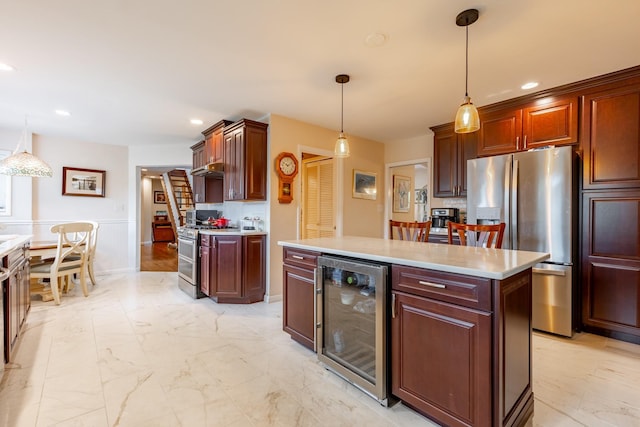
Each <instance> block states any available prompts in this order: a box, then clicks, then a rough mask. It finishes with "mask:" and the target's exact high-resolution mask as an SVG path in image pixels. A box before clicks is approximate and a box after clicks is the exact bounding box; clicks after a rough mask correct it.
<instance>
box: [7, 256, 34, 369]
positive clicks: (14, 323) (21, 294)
mask: <svg viewBox="0 0 640 427" xmlns="http://www.w3.org/2000/svg"><path fill="white" fill-rule="evenodd" d="M2 267H3V268H5V269H7V270H8V272H9V276H8V277H7V278H6V279H5V280H4V281H3V282H2V293H3V303H4V310H3V311H4V354H3V355H2V358H3V359H4V361H6V362H7V363H9V362H11V360H12V356H13V352H14V349H15V347H16V345H17V343H18V339H19V337H20V333H21V328H22V326H23V325H24V323H25V321H26V319H27V313H28V312H29V310H30V308H31V295H30V292H29V254H28V246H23V247H20V248H17V249H14V250H13V251H11V252H10V253H9V254H7V255H5V256H4V257H3V259H2ZM2 361H3V360H0V362H2Z"/></svg>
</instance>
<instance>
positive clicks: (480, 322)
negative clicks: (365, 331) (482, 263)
mask: <svg viewBox="0 0 640 427" xmlns="http://www.w3.org/2000/svg"><path fill="white" fill-rule="evenodd" d="M391 287H392V294H391V296H392V298H391V388H392V390H391V391H392V393H393V395H395V396H396V397H398V398H399V399H401V400H402V401H403V402H404V403H405V404H407V405H408V406H410V407H412V408H414V409H416V410H417V411H418V412H420V413H422V414H424V415H425V416H427V417H429V418H431V419H433V420H435V421H436V422H438V423H441V424H443V425H447V426H523V425H525V424H526V422H527V421H528V420H529V418H530V417H531V415H532V414H533V392H532V385H531V269H528V270H526V271H524V272H521V273H518V274H516V275H513V276H511V277H509V278H507V279H504V280H494V279H487V278H479V277H472V276H465V275H460V274H453V273H447V272H439V271H434V270H429V269H421V268H414V267H407V266H398V265H393V266H392V286H391Z"/></svg>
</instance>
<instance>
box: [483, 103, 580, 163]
mask: <svg viewBox="0 0 640 427" xmlns="http://www.w3.org/2000/svg"><path fill="white" fill-rule="evenodd" d="M478 134H479V136H478V155H479V156H493V155H497V154H508V153H513V152H515V151H523V150H529V149H531V148H537V147H544V146H547V145H566V144H574V143H577V142H578V108H577V99H576V98H575V97H571V98H564V99H558V100H554V101H551V102H541V101H538V102H536V103H534V104H531V105H527V106H525V107H524V108H518V109H500V110H494V111H489V112H482V111H481V112H480V130H479V131H478Z"/></svg>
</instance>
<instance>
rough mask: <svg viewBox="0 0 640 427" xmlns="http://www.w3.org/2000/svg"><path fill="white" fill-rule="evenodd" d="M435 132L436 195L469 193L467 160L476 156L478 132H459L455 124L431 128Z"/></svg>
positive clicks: (462, 195)
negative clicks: (455, 130)
mask: <svg viewBox="0 0 640 427" xmlns="http://www.w3.org/2000/svg"><path fill="white" fill-rule="evenodd" d="M431 129H432V130H433V132H434V158H435V165H434V178H433V179H434V187H435V188H434V196H435V197H465V196H466V195H467V160H469V159H474V158H475V157H476V150H477V133H476V132H474V133H466V134H457V133H455V132H454V130H453V124H448V125H444V126H439V127H434V128H431Z"/></svg>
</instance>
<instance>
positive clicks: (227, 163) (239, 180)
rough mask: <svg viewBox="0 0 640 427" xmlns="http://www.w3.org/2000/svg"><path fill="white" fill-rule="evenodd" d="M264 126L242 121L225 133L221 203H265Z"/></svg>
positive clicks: (265, 148) (250, 121)
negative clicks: (234, 201)
mask: <svg viewBox="0 0 640 427" xmlns="http://www.w3.org/2000/svg"><path fill="white" fill-rule="evenodd" d="M267 127H268V125H267V124H266V123H260V122H254V121H252V120H248V119H242V120H240V121H238V122H236V123H234V124H232V125H230V126H228V127H225V129H224V200H266V199H267V165H268V162H267Z"/></svg>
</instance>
